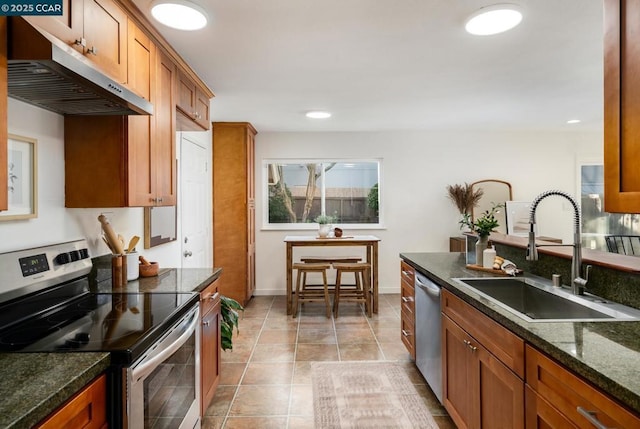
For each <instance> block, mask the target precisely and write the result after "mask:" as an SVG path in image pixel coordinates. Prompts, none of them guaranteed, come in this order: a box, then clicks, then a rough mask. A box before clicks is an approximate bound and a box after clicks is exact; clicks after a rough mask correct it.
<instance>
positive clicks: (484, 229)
mask: <svg viewBox="0 0 640 429" xmlns="http://www.w3.org/2000/svg"><path fill="white" fill-rule="evenodd" d="M503 207H504V204H496V203H493V206H492V207H491V210H485V211H484V212H483V213H482V215H481V216H480V217H478V218H477V219H475V220H473V221H472V220H471V215H470V214H469V213H464V214H463V215H462V220H461V221H460V222H459V223H460V229H462V228H464V227H468V228H469V229H471V231H472V232H474V233H475V234H477V235H478V237H479V238H478V241H477V242H476V264H477V265H482V252H483V251H484V249H486V248H487V243H488V241H489V234H491V232H492V231H493V230H494V229H496V228H497V227H499V226H500V224H499V223H498V220H497V219H496V214H498V213H499V212H500V209H501V208H503Z"/></svg>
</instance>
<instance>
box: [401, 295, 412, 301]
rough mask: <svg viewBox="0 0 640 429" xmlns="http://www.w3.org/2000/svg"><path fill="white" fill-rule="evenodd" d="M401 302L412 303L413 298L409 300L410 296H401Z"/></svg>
mask: <svg viewBox="0 0 640 429" xmlns="http://www.w3.org/2000/svg"><path fill="white" fill-rule="evenodd" d="M402 302H413V298H411V297H410V296H403V297H402Z"/></svg>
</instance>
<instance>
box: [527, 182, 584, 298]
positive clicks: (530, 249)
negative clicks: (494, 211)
mask: <svg viewBox="0 0 640 429" xmlns="http://www.w3.org/2000/svg"><path fill="white" fill-rule="evenodd" d="M551 195H558V196H560V197H564V198H566V199H567V200H569V202H570V203H571V205H572V206H573V212H574V226H575V229H574V231H573V245H571V244H555V245H554V244H548V245H547V244H543V245H540V244H536V233H535V225H536V209H537V208H538V204H540V201H542V200H543V199H545V198H547V197H549V196H551ZM529 225H530V229H529V244H528V246H527V261H537V260H538V247H539V246H572V247H573V257H572V259H571V291H572V292H573V294H574V295H582V294H584V287H585V286H586V284H587V281H588V280H589V268H591V267H590V266H589V267H587V270H586V273H585V278H582V277H581V271H582V243H581V240H580V208H579V206H578V203H577V202H576V200H574V199H573V197H571V195H569V194H567V193H566V192H563V191H555V190H554V191H546V192H543V193H542V194H540V195H538V196H537V197H536V198H535V199H534V200H533V203H531V212H530V217H529Z"/></svg>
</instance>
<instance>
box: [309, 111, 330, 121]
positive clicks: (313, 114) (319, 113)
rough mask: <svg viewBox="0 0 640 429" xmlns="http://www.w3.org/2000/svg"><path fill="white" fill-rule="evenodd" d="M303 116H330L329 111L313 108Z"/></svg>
mask: <svg viewBox="0 0 640 429" xmlns="http://www.w3.org/2000/svg"><path fill="white" fill-rule="evenodd" d="M305 116H306V117H307V118H311V119H327V118H330V117H331V113H329V112H325V111H322V110H313V111H311V112H307V113H306V115H305Z"/></svg>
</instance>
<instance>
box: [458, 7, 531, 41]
mask: <svg viewBox="0 0 640 429" xmlns="http://www.w3.org/2000/svg"><path fill="white" fill-rule="evenodd" d="M520 21H522V12H521V10H520V7H518V6H517V5H514V4H494V5H492V6H486V7H483V8H482V9H480V10H478V11H477V12H475V13H474V14H472V15H471V16H470V17H469V19H467V23H466V24H465V26H464V28H465V30H467V32H468V33H471V34H474V35H476V36H489V35H492V34H498V33H502V32H505V31H507V30H511V29H512V28H513V27H515V26H516V25H518V24H520Z"/></svg>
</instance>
